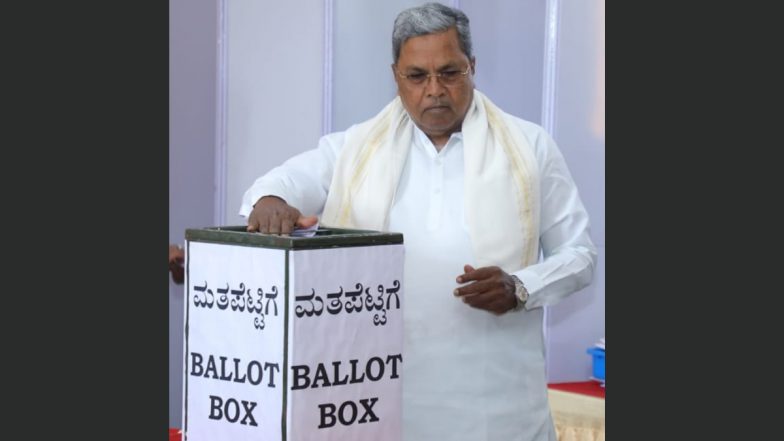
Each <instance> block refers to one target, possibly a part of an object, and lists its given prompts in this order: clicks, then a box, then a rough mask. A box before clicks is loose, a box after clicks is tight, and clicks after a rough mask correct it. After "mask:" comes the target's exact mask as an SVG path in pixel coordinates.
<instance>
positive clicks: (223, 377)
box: [220, 357, 234, 381]
mask: <svg viewBox="0 0 784 441" xmlns="http://www.w3.org/2000/svg"><path fill="white" fill-rule="evenodd" d="M226 360H227V358H226V357H220V361H221V377H220V379H221V380H223V381H231V379H232V377H233V376H234V374H229V376H228V377H227V376H226Z"/></svg>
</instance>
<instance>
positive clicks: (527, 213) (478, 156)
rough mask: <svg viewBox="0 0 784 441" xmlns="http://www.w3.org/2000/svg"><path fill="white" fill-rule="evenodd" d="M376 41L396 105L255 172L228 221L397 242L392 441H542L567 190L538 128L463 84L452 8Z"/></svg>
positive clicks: (583, 230)
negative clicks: (547, 340) (398, 399)
mask: <svg viewBox="0 0 784 441" xmlns="http://www.w3.org/2000/svg"><path fill="white" fill-rule="evenodd" d="M392 47H393V55H394V63H393V64H392V72H391V73H392V75H393V76H394V78H395V81H396V82H397V90H398V96H397V97H396V98H395V99H393V100H392V102H390V103H389V104H388V105H387V106H386V107H384V109H382V110H381V112H380V113H379V114H378V115H376V116H375V117H374V118H372V119H370V120H368V121H365V122H362V123H360V124H357V125H354V126H352V127H350V128H349V129H348V130H346V131H345V132H339V133H332V134H329V135H326V136H324V137H323V138H321V140H320V141H319V145H318V147H317V148H316V149H315V150H311V151H308V152H305V153H302V154H300V155H298V156H296V157H294V158H291V159H290V160H288V161H286V162H285V163H284V164H283V165H282V166H280V167H277V168H275V169H273V170H272V171H270V172H269V173H268V174H266V175H265V176H263V177H261V178H259V179H258V180H257V181H256V182H255V183H254V184H253V185H252V186H251V188H250V189H248V190H247V192H246V193H245V195H244V198H243V205H242V208H241V210H240V214H241V215H244V216H248V231H261V232H265V233H282V234H285V233H289V232H291V231H292V229H294V228H297V227H308V226H312V225H313V224H314V223H315V222H316V221H317V217H316V216H317V215H321V223H322V224H324V225H328V226H335V227H346V228H363V229H374V230H387V231H397V232H402V233H403V234H404V237H405V244H406V257H405V269H404V289H405V293H406V296H405V302H404V333H405V343H404V358H403V377H402V378H403V422H404V427H403V431H404V435H405V439H406V440H409V441H414V440H417V441H429V440H450V441H456V440H467V441H468V440H470V441H478V440H504V441H512V440H520V441H523V440H525V441H529V440H555V433H554V429H553V423H552V420H551V417H550V411H549V407H548V402H547V384H546V378H545V366H544V363H545V357H544V345H543V334H542V318H543V310H542V307H543V306H544V305H552V304H554V303H556V302H557V301H559V300H561V299H562V298H564V297H565V296H567V295H569V294H571V293H573V292H575V291H577V290H579V289H581V288H583V287H584V286H586V285H587V284H589V283H590V281H591V279H592V275H593V268H594V265H595V261H596V249H595V247H594V245H593V243H592V242H591V239H590V238H589V221H588V216H587V213H586V211H585V209H584V207H583V204H582V202H581V201H580V198H579V196H578V192H577V189H576V187H575V184H574V182H573V180H572V178H571V175H570V174H569V171H568V169H567V167H566V163H565V161H564V159H563V156H562V155H561V153H560V152H559V150H558V148H557V146H556V144H555V143H554V141H553V140H552V138H551V137H550V136H549V135H548V134H547V133H545V132H544V130H543V129H542V128H541V127H539V126H537V125H535V124H533V123H530V122H527V121H524V120H522V119H519V118H516V117H514V116H511V115H509V114H506V113H504V112H503V111H502V110H501V109H499V108H498V107H497V106H496V105H495V104H493V103H492V102H491V101H490V100H489V99H488V98H487V97H486V96H485V95H483V94H482V93H480V92H479V91H478V90H475V89H474V81H473V78H474V73H475V69H476V60H475V58H474V56H473V55H472V51H471V34H470V30H469V26H468V18H467V17H466V16H465V14H464V13H462V12H461V11H459V10H456V9H453V8H449V7H447V6H444V5H441V4H438V3H429V4H426V5H423V6H420V7H415V8H411V9H408V10H405V11H403V12H402V13H400V15H399V16H398V17H397V19H396V20H395V25H394V31H393V35H392Z"/></svg>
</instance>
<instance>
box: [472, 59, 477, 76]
mask: <svg viewBox="0 0 784 441" xmlns="http://www.w3.org/2000/svg"><path fill="white" fill-rule="evenodd" d="M471 75H476V57H471Z"/></svg>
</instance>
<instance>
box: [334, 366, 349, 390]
mask: <svg viewBox="0 0 784 441" xmlns="http://www.w3.org/2000/svg"><path fill="white" fill-rule="evenodd" d="M340 364H341V363H340V362H339V361H333V362H332V367H333V368H334V369H333V371H334V372H335V375H334V377H333V378H332V385H333V386H342V385H344V384H346V383H348V374H346V375H345V376H344V377H343V379H342V380H338V378H339V377H340Z"/></svg>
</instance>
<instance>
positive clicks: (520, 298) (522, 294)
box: [512, 275, 528, 311]
mask: <svg viewBox="0 0 784 441" xmlns="http://www.w3.org/2000/svg"><path fill="white" fill-rule="evenodd" d="M512 279H513V280H514V284H515V297H517V306H515V307H514V311H519V310H521V309H523V308H524V307H525V302H527V301H528V290H527V289H525V285H523V281H522V280H520V278H519V277H517V276H515V275H512Z"/></svg>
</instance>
